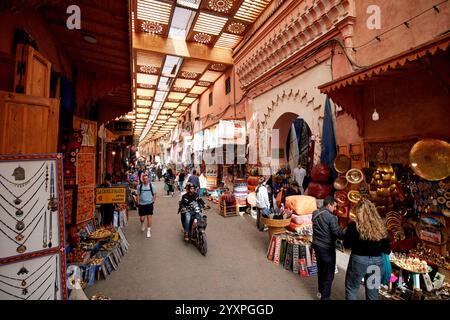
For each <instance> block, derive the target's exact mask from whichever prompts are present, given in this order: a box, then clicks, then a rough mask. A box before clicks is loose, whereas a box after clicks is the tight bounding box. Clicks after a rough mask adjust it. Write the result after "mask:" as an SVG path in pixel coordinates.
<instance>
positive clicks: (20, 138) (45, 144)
mask: <svg viewBox="0 0 450 320" xmlns="http://www.w3.org/2000/svg"><path fill="white" fill-rule="evenodd" d="M58 127H59V100H58V99H50V98H42V97H36V96H29V95H24V94H18V93H11V92H4V91H0V154H34V153H54V152H57V143H58Z"/></svg>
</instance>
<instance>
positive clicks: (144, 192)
mask: <svg viewBox="0 0 450 320" xmlns="http://www.w3.org/2000/svg"><path fill="white" fill-rule="evenodd" d="M155 200H156V194H155V187H154V186H153V185H152V183H151V182H150V181H149V179H148V175H147V174H144V175H143V176H142V183H141V184H140V185H139V187H138V189H137V203H138V206H139V210H138V213H139V219H140V220H141V231H142V232H144V231H145V217H147V238H150V237H151V236H152V234H151V228H152V218H153V207H154V203H155Z"/></svg>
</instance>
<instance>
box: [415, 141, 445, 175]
mask: <svg viewBox="0 0 450 320" xmlns="http://www.w3.org/2000/svg"><path fill="white" fill-rule="evenodd" d="M409 163H410V166H411V168H412V170H413V171H414V173H415V174H417V175H418V176H419V177H421V178H423V179H426V180H429V181H438V180H443V179H445V178H447V177H448V176H449V175H450V143H448V142H446V141H443V140H438V139H423V140H420V141H418V142H417V143H416V144H415V145H414V146H413V147H412V148H411V151H410V153H409Z"/></svg>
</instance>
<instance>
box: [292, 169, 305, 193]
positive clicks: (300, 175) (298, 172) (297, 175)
mask: <svg viewBox="0 0 450 320" xmlns="http://www.w3.org/2000/svg"><path fill="white" fill-rule="evenodd" d="M293 173H294V180H295V181H297V183H298V185H299V187H300V192H301V194H304V193H305V190H304V188H303V182H304V180H305V177H306V170H305V169H304V168H303V167H302V165H301V164H300V163H299V164H298V166H297V167H296V168H295V169H294V172H293Z"/></svg>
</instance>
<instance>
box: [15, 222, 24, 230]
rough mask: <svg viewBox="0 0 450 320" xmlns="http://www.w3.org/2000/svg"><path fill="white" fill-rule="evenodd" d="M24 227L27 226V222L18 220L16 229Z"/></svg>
mask: <svg viewBox="0 0 450 320" xmlns="http://www.w3.org/2000/svg"><path fill="white" fill-rule="evenodd" d="M24 228H25V223H23V222H22V221H17V224H16V229H17V230H19V231H22V230H23V229H24Z"/></svg>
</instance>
